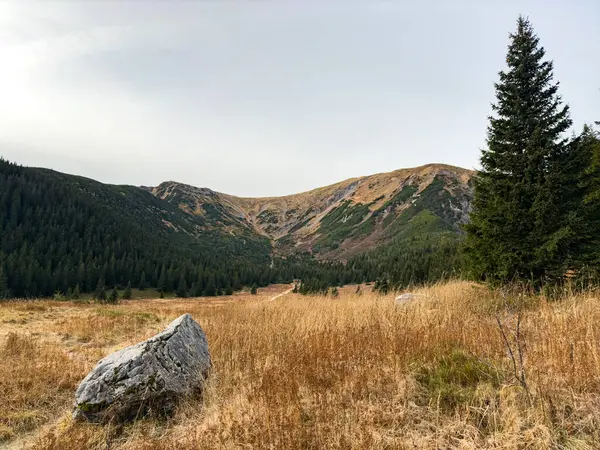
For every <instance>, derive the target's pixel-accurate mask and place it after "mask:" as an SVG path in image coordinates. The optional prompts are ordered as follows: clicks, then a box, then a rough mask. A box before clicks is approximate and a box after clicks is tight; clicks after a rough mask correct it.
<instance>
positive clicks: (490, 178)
mask: <svg viewBox="0 0 600 450" xmlns="http://www.w3.org/2000/svg"><path fill="white" fill-rule="evenodd" d="M544 56H545V50H544V48H543V47H541V46H540V45H539V39H538V37H537V36H536V35H535V33H534V31H533V28H532V26H531V24H530V22H529V21H528V20H527V19H525V18H523V17H519V19H518V21H517V31H516V33H514V34H511V36H510V44H509V47H508V54H507V57H506V62H507V65H508V69H507V70H506V71H501V72H500V81H499V82H498V83H496V85H495V87H496V103H495V104H493V105H492V108H493V111H494V116H493V117H490V119H489V127H488V137H487V144H488V148H487V149H486V150H483V151H482V156H481V166H482V170H481V171H480V172H479V173H478V174H477V177H476V178H475V198H474V201H473V210H472V212H471V217H470V220H471V223H470V224H469V225H467V226H466V230H467V233H468V235H467V240H466V245H465V252H466V258H467V264H468V266H469V269H470V271H471V273H472V274H473V275H475V276H477V277H478V278H482V279H486V280H488V281H491V282H508V281H512V280H515V279H523V280H528V281H532V282H534V283H535V284H539V283H540V282H541V281H547V279H548V277H550V276H553V277H555V276H556V274H559V273H560V272H561V270H562V267H561V266H562V264H563V262H562V258H563V257H564V255H565V251H566V249H567V248H568V246H569V244H570V241H571V240H572V237H573V236H572V232H571V230H569V229H568V226H566V221H567V218H568V216H569V214H570V211H568V210H567V209H566V208H565V207H564V206H563V204H562V203H563V201H564V193H563V192H561V189H562V188H563V186H564V185H565V183H569V182H571V180H570V179H569V174H568V173H566V172H565V162H566V161H567V160H568V159H569V158H570V150H571V147H570V145H569V142H568V140H567V139H566V138H564V136H563V134H564V132H565V131H567V130H568V129H569V127H570V126H571V120H570V118H569V108H568V106H565V105H562V103H561V98H560V96H559V95H558V83H553V82H552V78H553V63H552V61H546V60H544Z"/></svg>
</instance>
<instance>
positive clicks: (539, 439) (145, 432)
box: [0, 281, 600, 450]
mask: <svg viewBox="0 0 600 450" xmlns="http://www.w3.org/2000/svg"><path fill="white" fill-rule="evenodd" d="M288 290H289V286H286V285H278V286H271V287H269V288H265V289H260V290H259V292H258V295H249V294H236V295H234V296H230V297H218V298H197V299H155V300H131V301H126V302H121V303H120V304H118V305H99V304H94V303H89V302H68V301H35V302H31V301H30V302H26V301H14V302H5V303H0V448H2V447H4V448H10V449H17V448H32V449H40V450H41V449H44V450H46V449H48V450H52V449H56V450H58V449H60V450H70V449H107V448H110V449H118V450H125V449H127V450H134V449H135V450H151V449H152V450H154V449H156V450H158V449H164V448H177V449H263V448H264V449H290V450H294V449H369V448H374V449H417V448H418V449H421V448H422V449H454V448H459V449H485V448H490V449H491V448H503V449H505V448H506V449H521V448H540V449H544V448H560V449H562V448H564V449H594V448H600V327H599V326H598V324H599V323H600V301H599V298H598V295H596V293H594V292H587V293H585V294H578V295H563V296H562V297H561V298H559V299H555V300H552V301H549V300H547V299H545V298H544V297H542V296H534V295H522V294H518V293H511V292H502V291H493V290H489V289H488V288H486V287H483V286H480V285H475V284H472V283H468V282H464V281H453V282H448V283H444V284H437V285H433V286H431V287H425V288H421V289H418V290H416V291H414V292H418V293H420V294H424V295H423V296H422V297H419V298H417V299H414V300H411V301H409V302H406V303H403V304H396V303H395V302H394V297H395V295H394V294H389V295H385V296H381V295H377V294H375V293H372V292H371V289H370V287H369V286H363V287H362V289H361V290H360V292H358V293H357V292H356V291H357V289H356V286H348V287H345V288H342V289H340V295H339V297H337V298H331V297H318V296H301V295H299V294H293V293H287V294H285V295H281V296H279V297H277V298H274V297H275V296H276V295H277V294H279V293H283V292H286V291H288ZM185 312H189V313H190V314H192V316H193V317H194V319H195V320H196V321H197V322H198V323H199V324H200V325H201V326H202V328H203V329H204V330H205V332H206V334H207V337H208V341H209V346H210V351H211V354H212V358H213V365H214V369H213V372H212V374H211V376H210V378H209V381H208V383H207V385H206V388H205V392H204V395H203V396H202V398H189V399H185V400H184V401H183V402H182V403H181V405H180V406H179V408H178V409H177V411H176V413H175V415H174V416H173V417H171V418H169V419H153V418H147V419H144V420H141V421H138V422H136V423H134V424H130V425H126V426H98V425H90V424H82V423H74V422H73V421H72V420H71V415H70V413H71V409H72V402H73V400H74V391H75V389H76V387H77V385H78V384H79V382H80V381H81V379H82V378H83V377H84V376H85V375H86V374H87V372H88V371H89V370H90V369H91V368H92V367H93V366H94V365H95V364H96V362H97V361H98V360H99V359H100V358H102V357H103V356H105V355H107V354H108V353H110V352H112V351H115V350H117V349H120V348H122V347H124V346H126V345H131V344H134V343H137V342H139V341H140V340H143V339H146V338H148V337H150V336H152V335H153V334H155V333H157V332H158V331H160V330H162V329H163V328H164V327H165V326H166V325H167V324H168V323H169V322H170V321H171V320H173V319H174V318H176V317H178V316H179V315H181V314H183V313H185Z"/></svg>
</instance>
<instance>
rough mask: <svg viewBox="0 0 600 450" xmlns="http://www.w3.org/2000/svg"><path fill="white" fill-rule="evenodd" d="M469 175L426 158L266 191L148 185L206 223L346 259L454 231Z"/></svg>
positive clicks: (462, 217) (282, 246)
mask: <svg viewBox="0 0 600 450" xmlns="http://www.w3.org/2000/svg"><path fill="white" fill-rule="evenodd" d="M472 175H473V172H472V171H470V170H466V169H462V168H459V167H454V166H449V165H442V164H429V165H426V166H422V167H417V168H411V169H400V170H396V171H394V172H389V173H382V174H376V175H371V176H365V177H360V178H352V179H349V180H345V181H342V182H340V183H336V184H333V185H331V186H326V187H322V188H318V189H314V190H312V191H309V192H304V193H300V194H295V195H288V196H284V197H267V198H242V197H235V196H232V195H227V194H222V193H219V192H215V191H212V190H210V189H207V188H197V187H193V186H189V185H185V184H181V183H177V182H174V181H168V182H164V183H162V184H160V185H159V186H157V187H153V188H146V189H148V190H149V191H150V192H152V194H154V195H155V196H156V197H158V198H160V199H163V200H165V201H167V202H168V203H171V204H172V205H173V206H178V207H179V208H180V209H181V210H183V211H185V212H187V213H188V214H190V215H192V216H194V217H195V218H196V219H197V220H199V221H200V222H201V223H202V227H203V228H204V229H206V230H215V229H218V230H222V231H226V232H227V233H229V234H231V235H234V236H239V235H246V236H250V235H252V234H258V235H262V236H265V237H267V238H269V239H270V240H271V242H272V245H273V247H274V249H275V251H276V252H278V253H281V254H289V253H291V252H311V253H313V254H315V255H316V256H317V257H318V258H320V259H347V258H349V257H351V256H354V255H356V254H359V253H362V252H364V251H366V250H369V249H372V248H375V247H377V246H379V245H382V244H385V243H386V242H389V241H391V240H392V239H394V238H396V237H397V236H399V235H402V236H404V237H405V238H410V236H411V235H418V234H419V233H422V232H427V233H435V232H442V231H444V232H447V231H456V232H459V230H460V228H459V226H460V224H462V223H464V222H465V221H466V220H467V219H468V214H469V210H470V201H471V198H472V186H471V178H472Z"/></svg>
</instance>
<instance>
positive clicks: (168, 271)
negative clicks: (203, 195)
mask: <svg viewBox="0 0 600 450" xmlns="http://www.w3.org/2000/svg"><path fill="white" fill-rule="evenodd" d="M201 225H202V224H201V221H200V219H199V218H195V217H192V216H190V215H188V214H185V213H184V212H183V211H181V210H180V209H179V208H177V207H172V206H171V205H169V204H168V203H166V202H163V201H161V200H159V199H157V198H156V197H154V196H153V195H151V194H150V193H148V192H146V191H144V190H142V189H139V188H136V187H132V186H110V185H105V184H102V183H98V182H95V181H93V180H89V179H86V178H81V177H76V176H71V175H65V174H61V173H58V172H54V171H51V170H45V169H34V168H24V167H20V166H17V165H15V164H11V163H9V162H6V161H4V160H0V231H1V237H2V240H1V243H0V292H1V293H2V295H3V296H7V295H11V296H17V297H23V296H27V297H29V296H49V295H52V294H53V293H54V292H55V291H61V292H62V293H66V292H67V291H74V290H76V289H77V290H79V291H81V292H91V291H94V290H96V289H97V288H98V289H101V287H102V286H103V285H104V286H109V287H110V286H114V285H123V286H125V285H126V284H128V283H129V282H131V283H132V285H133V286H134V287H140V288H143V287H144V286H154V287H157V288H158V289H165V290H173V289H176V288H177V287H178V286H179V285H180V284H185V285H187V288H188V289H189V288H190V287H191V286H192V285H194V286H195V290H196V291H197V292H199V293H203V292H206V293H207V294H213V293H214V292H216V291H218V290H220V289H228V288H233V287H234V285H235V287H237V288H239V287H241V285H242V284H252V283H255V282H257V283H263V284H264V283H267V282H269V281H271V280H270V279H267V278H265V277H266V275H265V273H266V272H265V269H266V268H267V267H268V264H269V262H270V257H269V253H270V245H269V242H268V241H267V240H266V239H264V238H262V237H259V236H244V237H233V236H231V235H228V234H226V233H221V232H219V231H217V230H204V229H202V228H201Z"/></svg>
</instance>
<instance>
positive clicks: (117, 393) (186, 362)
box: [73, 314, 212, 423]
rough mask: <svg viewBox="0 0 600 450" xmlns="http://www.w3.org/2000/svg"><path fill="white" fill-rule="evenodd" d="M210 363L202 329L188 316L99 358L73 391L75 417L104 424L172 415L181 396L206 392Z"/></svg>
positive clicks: (185, 315)
mask: <svg viewBox="0 0 600 450" xmlns="http://www.w3.org/2000/svg"><path fill="white" fill-rule="evenodd" d="M211 366H212V363H211V358H210V353H209V351H208V342H207V340H206V335H205V334H204V331H203V330H202V328H201V327H200V325H198V323H196V322H195V321H194V319H192V316H190V315H189V314H184V315H183V316H181V317H179V318H177V319H175V320H174V321H173V322H171V324H170V325H169V326H168V327H167V328H166V329H165V330H164V331H163V332H162V333H159V334H157V335H156V336H153V337H151V338H150V339H148V340H147V341H144V342H140V343H139V344H137V345H134V346H131V347H127V348H124V349H123V350H119V351H117V352H115V353H112V354H110V355H108V356H107V357H105V358H103V359H102V360H100V362H98V364H97V365H96V367H95V368H94V369H93V370H92V371H91V372H90V373H89V374H88V375H87V376H86V377H85V379H84V380H83V381H82V382H81V384H80V385H79V387H78V388H77V391H76V392H75V411H74V412H73V418H74V419H76V420H88V421H90V422H98V423H106V422H113V421H114V422H126V421H131V420H135V419H136V418H138V417H141V416H143V415H145V414H147V413H149V412H152V413H156V414H170V413H171V412H172V411H173V409H174V408H175V405H176V404H177V401H178V400H179V399H180V398H181V397H183V396H186V395H190V394H194V393H199V392H201V391H202V388H203V384H204V381H205V379H206V377H207V376H208V373H209V371H210V368H211Z"/></svg>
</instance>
